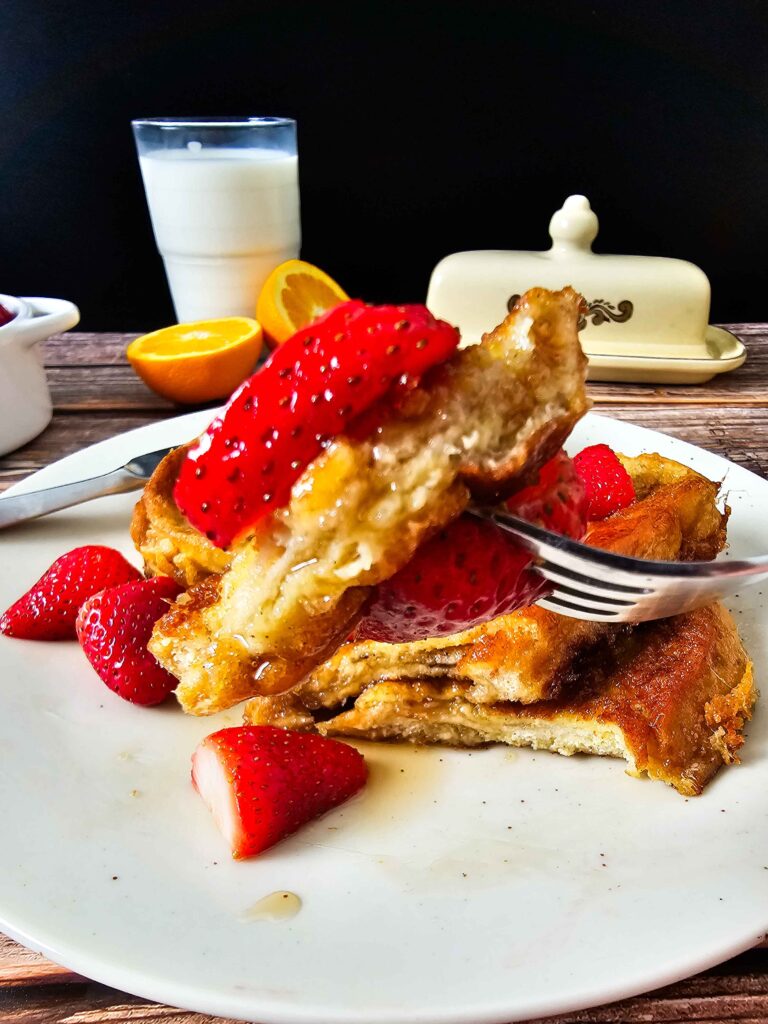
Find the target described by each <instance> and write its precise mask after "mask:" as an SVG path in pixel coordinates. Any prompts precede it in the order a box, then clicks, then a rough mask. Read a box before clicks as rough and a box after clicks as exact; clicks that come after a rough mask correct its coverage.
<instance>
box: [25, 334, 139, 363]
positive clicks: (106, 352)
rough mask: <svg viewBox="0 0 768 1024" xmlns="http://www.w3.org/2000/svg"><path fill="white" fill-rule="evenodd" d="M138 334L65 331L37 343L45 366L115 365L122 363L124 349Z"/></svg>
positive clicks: (123, 361) (123, 360)
mask: <svg viewBox="0 0 768 1024" xmlns="http://www.w3.org/2000/svg"><path fill="white" fill-rule="evenodd" d="M134 338H138V334H120V333H117V332H115V333H114V334H109V333H106V332H104V333H101V334H91V333H88V332H84V331H68V332H67V333H66V334H53V335H51V337H50V338H48V340H47V341H45V342H43V344H42V345H41V346H40V351H41V353H42V357H43V362H44V364H45V365H46V366H117V365H119V364H124V363H125V350H126V348H127V347H128V345H129V344H130V343H131V342H132V341H133V339H134Z"/></svg>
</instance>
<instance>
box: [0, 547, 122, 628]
mask: <svg viewBox="0 0 768 1024" xmlns="http://www.w3.org/2000/svg"><path fill="white" fill-rule="evenodd" d="M140 579H141V573H140V572H139V570H138V569H136V568H135V567H134V566H132V565H131V564H130V563H129V562H127V561H126V560H125V559H124V558H123V556H122V555H121V554H120V552H119V551H115V550H114V549H113V548H107V547H103V546H102V545H100V544H86V545H85V546H84V547H80V548H73V550H72V551H68V552H67V553H66V554H64V555H61V556H60V557H59V558H57V559H56V561H55V562H54V563H53V565H52V566H51V567H50V568H49V569H47V570H46V571H45V572H44V573H43V575H42V576H41V577H40V579H39V580H38V581H37V583H35V585H34V586H33V587H31V588H30V589H29V590H28V591H27V592H26V594H24V595H23V596H22V597H20V598H19V599H18V601H16V602H15V603H14V604H12V605H11V607H10V608H9V609H8V610H7V611H6V612H5V613H4V614H3V615H2V616H1V617H0V632H2V633H5V634H6V636H13V637H17V638H19V639H22V640H74V639H75V636H76V633H75V619H76V618H77V613H78V611H79V609H80V606H81V605H82V603H83V602H84V601H85V600H87V599H88V598H89V597H91V596H92V595H93V594H96V593H98V591H100V590H104V589H105V588H106V587H116V586H118V585H119V584H121V583H129V582H131V581H132V580H140Z"/></svg>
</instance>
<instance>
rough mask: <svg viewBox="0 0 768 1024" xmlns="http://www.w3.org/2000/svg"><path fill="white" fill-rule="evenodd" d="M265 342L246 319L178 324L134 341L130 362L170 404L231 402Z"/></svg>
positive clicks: (254, 324)
mask: <svg viewBox="0 0 768 1024" xmlns="http://www.w3.org/2000/svg"><path fill="white" fill-rule="evenodd" d="M262 342H263V332H262V329H261V324H259V322H258V321H257V320H254V319H253V318H252V317H248V316H229V317H224V318H222V319H219V320H197V321H195V322H194V323H189V324H174V325H173V326H172V327H164V328H162V330H159V331H152V333H151V334H143V335H142V336H141V337H140V338H136V340H135V341H132V342H131V344H130V345H129V346H128V348H127V349H126V353H125V354H126V356H127V357H128V362H129V363H130V364H131V366H132V367H133V368H134V370H135V371H136V373H138V375H139V376H140V377H141V379H142V380H143V381H144V383H145V384H146V385H147V386H148V387H150V388H152V390H153V391H155V392H157V394H158V395H162V397H163V398H168V399H170V400H171V401H172V402H182V403H185V404H197V403H199V402H210V401H212V400H213V399H215V398H228V397H229V395H231V394H232V392H233V391H234V390H235V388H236V387H237V386H238V384H241V383H242V382H243V381H244V380H245V378H246V377H247V376H249V374H251V373H252V372H253V370H254V367H255V365H256V360H257V359H258V357H259V352H260V351H261V346H262Z"/></svg>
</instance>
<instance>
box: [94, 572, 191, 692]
mask: <svg viewBox="0 0 768 1024" xmlns="http://www.w3.org/2000/svg"><path fill="white" fill-rule="evenodd" d="M181 589H182V588H181V587H180V586H179V585H178V583H176V582H175V581H174V580H172V579H170V577H168V576H155V577H154V578H153V579H151V580H141V581H140V582H138V583H124V584H123V585H122V586H120V587H112V588H111V589H110V590H102V592H101V593H100V594H95V595H94V596H93V597H91V598H89V599H88V600H87V601H86V602H85V604H84V605H83V606H82V608H81V609H80V613H79V615H78V616H77V638H78V640H79V641H80V646H81V647H82V648H83V651H84V652H85V656H86V658H87V659H88V661H90V663H91V665H93V667H94V669H95V670H96V672H97V673H98V675H99V678H100V679H101V680H102V681H103V682H105V683H106V684H107V686H108V687H109V688H110V690H113V691H114V692H115V693H116V694H118V696H120V697H123V698H124V699H125V700H129V701H131V702H132V703H133V704H144V705H147V706H149V705H151V704H159V703H160V702H161V701H163V700H165V698H166V697H167V696H168V694H169V693H171V691H172V690H174V689H175V688H176V684H177V680H176V679H174V677H173V676H172V675H171V674H170V672H166V670H165V669H164V668H161V667H160V666H159V665H158V663H157V662H156V661H155V658H154V656H153V655H152V654H150V652H149V651H148V650H147V643H148V642H149V638H150V636H151V634H152V627H153V626H154V624H155V622H156V621H157V620H158V619H159V618H160V616H161V615H163V614H165V612H167V611H168V604H169V602H170V601H173V600H174V599H175V598H176V597H178V595H179V593H180V591H181Z"/></svg>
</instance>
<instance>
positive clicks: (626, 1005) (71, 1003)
mask: <svg viewBox="0 0 768 1024" xmlns="http://www.w3.org/2000/svg"><path fill="white" fill-rule="evenodd" d="M765 959H766V957H765V955H764V954H761V955H760V956H758V955H756V954H754V953H747V954H744V955H742V956H741V957H736V958H734V959H733V960H731V961H728V962H727V963H726V964H723V965H721V967H719V968H716V969H714V970H712V971H707V972H705V973H703V974H699V975H697V976H695V977H693V978H689V979H687V980H686V981H682V982H678V983H677V984H675V985H669V986H667V987H665V988H662V989H657V990H656V991H653V992H649V993H648V994H646V995H643V996H637V997H635V998H632V999H625V1000H622V1001H621V1002H617V1003H611V1004H608V1005H605V1006H601V1007H596V1008H594V1009H589V1010H581V1011H577V1012H575V1013H569V1014H562V1015H560V1016H557V1017H549V1018H546V1019H545V1020H546V1024H620V1022H621V1024H624V1022H626V1024H641V1022H651V1024H664V1022H677V1024H699V1022H703V1021H718V1022H736V1021H739V1022H741V1024H748V1022H750V1021H762V1022H765V1021H766V1020H768V972H767V971H766V970H765V968H766V966H768V965H767V964H766V963H765ZM0 1017H1V1018H2V1020H3V1021H4V1022H6V1024H43V1022H45V1024H65V1022H66V1024H102V1022H110V1024H135V1022H143V1024H147V1022H154V1021H160V1022H163V1024H213V1022H217V1024H225V1020H224V1018H218V1017H211V1016H208V1015H206V1014H201V1013H194V1012H192V1011H187V1010H180V1009H176V1008H174V1007H171V1006H165V1005H162V1004H157V1003H153V1002H150V1001H148V1000H145V999H141V998H139V997H135V996H130V995H126V994H124V993H121V992H118V991H116V990H114V989H111V988H108V987H106V986H104V985H98V984H95V983H87V984H77V983H73V984H70V985H59V986H45V987H42V986H41V987H37V986H34V987H32V986H30V987H29V988H27V989H23V990H14V991H7V990H6V991H0ZM227 1024H228V1019H227ZM532 1024H544V1019H540V1020H539V1021H537V1022H532Z"/></svg>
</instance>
